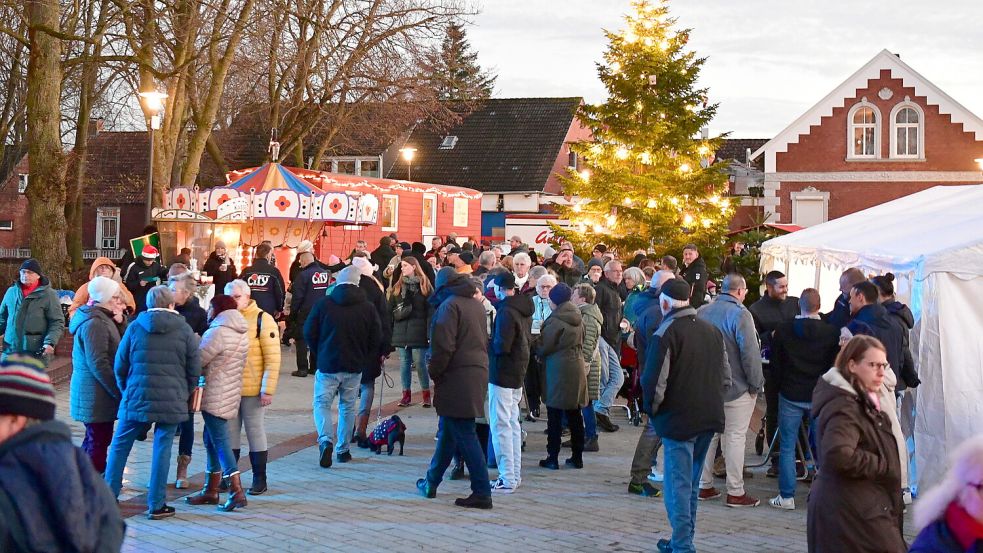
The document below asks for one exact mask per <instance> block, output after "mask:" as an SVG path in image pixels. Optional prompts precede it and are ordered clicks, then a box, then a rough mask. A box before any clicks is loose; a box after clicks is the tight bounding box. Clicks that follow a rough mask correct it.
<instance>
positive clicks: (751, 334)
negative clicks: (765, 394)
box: [697, 294, 765, 402]
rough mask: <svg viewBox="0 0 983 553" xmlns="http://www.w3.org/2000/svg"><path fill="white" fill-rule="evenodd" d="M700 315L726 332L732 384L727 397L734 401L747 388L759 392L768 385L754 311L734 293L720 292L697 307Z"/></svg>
mask: <svg viewBox="0 0 983 553" xmlns="http://www.w3.org/2000/svg"><path fill="white" fill-rule="evenodd" d="M697 317H699V318H700V319H702V320H704V321H706V322H708V323H710V324H712V325H713V326H715V327H717V330H719V331H720V333H721V334H723V335H724V346H725V347H726V349H727V361H728V362H729V364H730V371H731V386H730V388H728V389H727V393H726V394H724V401H725V402H728V401H734V400H735V399H737V398H739V397H741V396H742V395H744V393H745V392H748V393H751V394H757V393H758V392H760V391H761V390H762V389H763V388H764V385H765V378H764V374H763V373H762V371H761V348H760V346H759V345H758V333H757V331H756V330H755V329H754V318H753V317H752V316H751V312H750V311H748V309H747V308H746V307H744V305H742V304H741V302H739V301H738V300H737V298H735V297H734V296H731V295H730V294H720V295H719V296H717V297H716V299H714V300H713V302H711V303H709V304H707V305H704V306H703V307H701V308H700V309H699V310H698V311H697Z"/></svg>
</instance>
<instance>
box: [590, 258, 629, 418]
mask: <svg viewBox="0 0 983 553" xmlns="http://www.w3.org/2000/svg"><path fill="white" fill-rule="evenodd" d="M622 272H623V271H622V268H621V262H620V261H608V263H607V265H605V266H604V276H602V277H601V280H599V281H598V283H597V286H596V287H595V289H594V290H595V291H596V292H597V297H596V299H595V300H594V303H595V304H597V307H598V309H600V310H601V315H602V316H604V324H603V326H602V327H601V337H602V338H603V340H601V341H600V344H599V345H600V348H601V394H600V397H599V398H597V400H596V401H595V402H594V414H595V416H596V417H597V427H598V428H600V429H601V430H604V431H605V432H617V431H618V428H619V427H618V425H616V424H614V423H613V422H611V412H610V411H611V406H612V405H614V399H615V398H616V397H617V395H618V390H620V389H621V385H622V384H624V383H625V374H624V372H623V371H622V369H621V319H623V318H624V315H623V305H622V303H621V296H620V295H619V293H618V285H619V284H621V275H622Z"/></svg>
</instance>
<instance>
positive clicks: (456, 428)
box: [427, 417, 491, 497]
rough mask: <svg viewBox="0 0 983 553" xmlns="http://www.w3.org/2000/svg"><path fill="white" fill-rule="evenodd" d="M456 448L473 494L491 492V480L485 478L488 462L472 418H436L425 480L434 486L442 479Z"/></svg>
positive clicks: (486, 476) (484, 495) (483, 494)
mask: <svg viewBox="0 0 983 553" xmlns="http://www.w3.org/2000/svg"><path fill="white" fill-rule="evenodd" d="M456 451H459V452H460V453H461V457H463V458H464V464H465V465H467V467H468V476H470V477H471V491H472V492H473V493H474V495H477V496H482V497H488V496H490V495H491V482H489V481H488V465H487V463H486V462H485V454H484V452H483V451H482V449H481V443H479V442H478V434H477V433H476V432H475V429H474V419H458V418H454V417H440V418H439V419H438V421H437V446H436V448H435V449H434V452H433V458H432V459H430V469H429V470H427V480H428V481H429V482H430V485H432V486H433V487H434V488H436V487H437V486H439V485H440V483H441V481H443V479H444V472H445V471H446V470H447V467H449V466H450V464H451V460H452V459H453V458H454V453H455V452H456Z"/></svg>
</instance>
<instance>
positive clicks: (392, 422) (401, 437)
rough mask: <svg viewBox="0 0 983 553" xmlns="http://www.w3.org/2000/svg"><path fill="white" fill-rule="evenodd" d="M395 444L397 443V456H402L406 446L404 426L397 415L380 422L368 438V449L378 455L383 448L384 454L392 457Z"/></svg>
mask: <svg viewBox="0 0 983 553" xmlns="http://www.w3.org/2000/svg"><path fill="white" fill-rule="evenodd" d="M397 442H398V443H399V454H400V455H402V454H403V446H404V445H405V444H406V425H405V424H403V420H402V419H400V418H399V417H398V416H397V415H393V416H391V417H389V418H388V419H386V420H384V421H382V422H380V423H379V425H378V426H376V427H375V430H373V431H372V435H371V436H369V449H371V450H372V451H374V452H375V454H376V455H379V454H381V453H382V448H383V447H385V448H386V454H387V455H392V454H393V450H394V449H396V443H397Z"/></svg>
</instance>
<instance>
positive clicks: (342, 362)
mask: <svg viewBox="0 0 983 553" xmlns="http://www.w3.org/2000/svg"><path fill="white" fill-rule="evenodd" d="M381 337H382V328H381V325H380V323H379V315H378V314H377V313H376V310H375V308H374V307H373V306H372V304H370V303H369V302H368V300H367V299H366V294H365V292H364V291H363V290H362V289H361V288H360V287H358V286H353V285H351V284H339V285H337V286H335V287H334V289H333V290H331V293H330V294H328V296H327V297H325V298H322V299H320V300H318V302H317V303H316V304H314V309H313V310H311V314H310V315H309V316H308V317H307V322H306V323H304V340H306V341H307V343H308V344H309V345H310V348H311V350H312V351H315V352H317V353H316V367H317V370H318V371H320V372H323V373H327V374H331V373H361V372H363V371H364V370H366V369H367V368H369V367H372V366H375V365H378V364H379V352H380V348H379V342H380V340H381Z"/></svg>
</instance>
